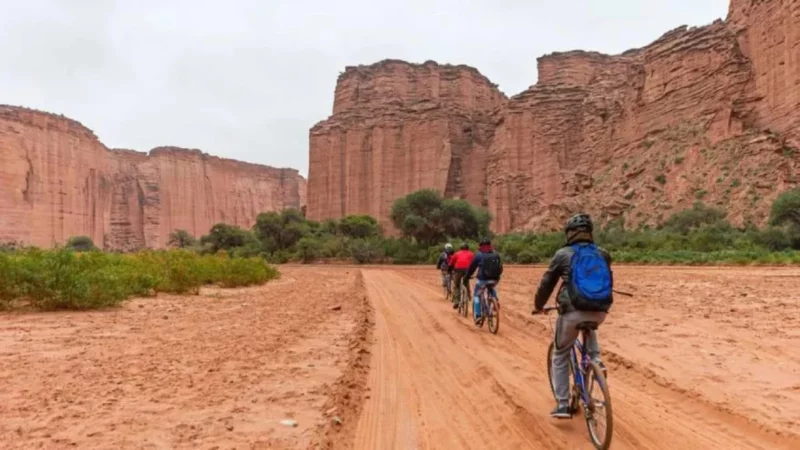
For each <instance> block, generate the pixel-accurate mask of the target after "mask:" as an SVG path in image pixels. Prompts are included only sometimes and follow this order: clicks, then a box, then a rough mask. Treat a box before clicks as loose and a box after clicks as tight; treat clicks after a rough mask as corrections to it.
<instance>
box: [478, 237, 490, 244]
mask: <svg viewBox="0 0 800 450" xmlns="http://www.w3.org/2000/svg"><path fill="white" fill-rule="evenodd" d="M478 245H480V246H484V245H492V240H491V239H489V237H488V236H486V237H484V238H482V239H481V242H480V243H479V244H478Z"/></svg>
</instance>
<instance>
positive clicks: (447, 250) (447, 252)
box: [436, 242, 453, 289]
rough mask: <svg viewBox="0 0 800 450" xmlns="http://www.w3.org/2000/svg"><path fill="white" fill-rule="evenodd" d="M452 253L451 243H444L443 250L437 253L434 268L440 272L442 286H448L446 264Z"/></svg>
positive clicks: (447, 268)
mask: <svg viewBox="0 0 800 450" xmlns="http://www.w3.org/2000/svg"><path fill="white" fill-rule="evenodd" d="M452 255H453V244H451V243H449V242H448V243H447V244H444V251H443V252H442V253H440V254H439V259H438V260H437V261H436V270H439V271H441V272H442V287H446V288H448V289H449V288H450V287H449V286H448V285H447V274H448V273H449V270H450V268H449V267H448V265H447V260H448V259H449V258H450V256H452Z"/></svg>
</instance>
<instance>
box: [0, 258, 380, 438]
mask: <svg viewBox="0 0 800 450" xmlns="http://www.w3.org/2000/svg"><path fill="white" fill-rule="evenodd" d="M360 283H361V280H360V274H359V272H358V271H357V270H348V269H332V270H327V269H318V270H314V271H309V270H291V269H284V270H283V277H282V279H281V280H278V281H274V282H271V283H269V284H267V285H266V286H263V287H258V288H248V289H241V290H229V291H226V290H219V289H208V290H203V292H202V293H201V296H199V297H170V296H161V297H159V298H157V299H142V300H135V301H132V302H130V303H128V304H127V305H126V306H125V307H123V308H121V309H119V310H114V311H104V312H89V313H86V312H76V313H50V314H41V313H39V314H3V315H0V386H2V390H0V448H3V449H7V448H44V449H59V448H97V449H121V448H137V449H138V448H141V449H167V448H192V449H194V448H198V449H199V448H202V449H212V448H219V449H231V448H304V447H307V446H308V445H309V444H312V443H314V442H315V441H319V439H320V436H321V435H322V431H324V430H321V427H322V425H324V424H326V423H327V422H329V421H330V418H329V417H326V415H325V411H329V412H330V413H329V415H332V414H342V413H339V412H336V411H333V410H332V408H334V407H335V406H336V405H335V403H334V401H335V400H336V399H335V396H336V395H338V394H339V392H340V390H341V389H339V388H340V386H339V384H340V383H337V382H341V381H344V380H346V379H347V377H348V376H349V374H348V373H346V371H347V370H348V368H349V367H350V368H351V366H352V365H353V364H352V361H351V359H352V358H351V356H352V354H353V353H354V351H357V350H358V348H356V347H357V344H358V343H357V342H354V339H355V338H357V337H358V335H359V334H361V335H362V337H365V336H363V335H364V332H365V331H366V327H365V323H364V318H365V316H366V315H367V314H368V311H367V310H366V309H365V306H366V299H365V298H364V296H363V287H361V284H360ZM359 292H362V294H361V295H359ZM335 307H341V308H340V309H338V308H337V309H338V310H335V311H334V310H333V309H332V308H335ZM351 370H352V369H351ZM283 419H294V420H296V421H297V423H298V425H297V427H296V428H290V427H286V426H283V425H281V424H280V423H279V422H280V421H281V420H283Z"/></svg>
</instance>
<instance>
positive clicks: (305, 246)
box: [297, 237, 320, 264]
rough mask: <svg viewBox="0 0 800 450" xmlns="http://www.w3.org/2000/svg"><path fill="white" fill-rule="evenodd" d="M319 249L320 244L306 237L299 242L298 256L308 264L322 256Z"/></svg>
mask: <svg viewBox="0 0 800 450" xmlns="http://www.w3.org/2000/svg"><path fill="white" fill-rule="evenodd" d="M319 247H320V243H319V242H317V241H316V240H315V239H313V238H309V237H304V238H302V239H300V240H299V241H298V242H297V256H298V257H299V258H300V261H302V262H304V263H306V264H308V263H311V262H314V261H316V260H317V259H318V258H319V256H320V249H319Z"/></svg>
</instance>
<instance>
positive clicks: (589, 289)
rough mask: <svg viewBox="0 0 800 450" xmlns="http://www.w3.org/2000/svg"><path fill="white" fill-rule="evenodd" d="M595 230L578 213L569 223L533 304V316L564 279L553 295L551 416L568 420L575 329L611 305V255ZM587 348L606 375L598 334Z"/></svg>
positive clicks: (600, 316)
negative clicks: (564, 242)
mask: <svg viewBox="0 0 800 450" xmlns="http://www.w3.org/2000/svg"><path fill="white" fill-rule="evenodd" d="M593 231H594V225H593V224H592V219H591V217H589V215H588V214H583V213H581V214H576V215H574V216H572V217H571V218H570V219H569V221H567V225H566V226H565V227H564V233H565V235H566V239H567V245H566V246H565V247H562V248H561V249H559V250H558V251H557V252H556V254H555V255H554V256H553V259H552V260H551V261H550V266H549V267H548V269H547V271H546V272H545V273H544V275H543V276H542V281H541V283H540V284H539V288H538V289H537V290H536V298H535V300H534V310H533V314H540V313H542V312H543V308H544V305H545V304H546V303H547V300H548V299H549V298H550V294H552V293H553V290H554V289H555V287H556V284H558V280H559V279H561V280H562V283H561V287H560V288H559V290H558V294H557V295H556V303H557V306H558V321H557V322H556V329H555V336H554V337H553V342H555V351H554V352H553V361H552V367H553V373H552V379H553V388H554V389H553V390H554V392H555V397H556V401H557V405H556V408H555V409H554V410H553V412H552V413H551V414H550V415H551V416H553V417H556V418H569V417H571V414H570V408H569V405H568V402H569V376H570V368H569V358H570V349H571V348H572V345H573V342H575V339H576V338H577V337H578V333H579V331H578V329H577V328H576V327H577V326H578V324H580V323H581V322H596V323H597V324H598V325H600V324H602V323H603V321H604V320H605V319H606V315H607V314H608V311H609V309H610V308H611V304H612V303H613V301H614V299H613V291H612V289H613V284H614V279H613V274H612V272H611V255H610V254H609V253H608V252H607V251H606V250H604V249H602V248H600V247H597V246H596V245H595V244H594V237H593V235H592V233H593ZM586 349H587V351H588V353H589V355H590V357H591V358H592V359H593V360H594V361H595V362H597V363H598V364H599V365H600V367H601V368H603V371H604V372H605V368H604V366H603V364H602V362H601V361H600V346H599V343H598V340H597V331H592V332H591V333H590V334H589V339H588V340H587V342H586Z"/></svg>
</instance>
